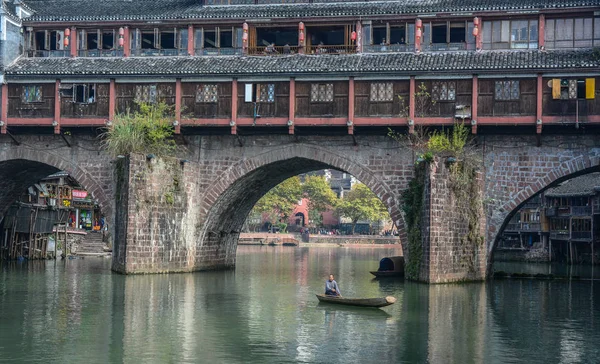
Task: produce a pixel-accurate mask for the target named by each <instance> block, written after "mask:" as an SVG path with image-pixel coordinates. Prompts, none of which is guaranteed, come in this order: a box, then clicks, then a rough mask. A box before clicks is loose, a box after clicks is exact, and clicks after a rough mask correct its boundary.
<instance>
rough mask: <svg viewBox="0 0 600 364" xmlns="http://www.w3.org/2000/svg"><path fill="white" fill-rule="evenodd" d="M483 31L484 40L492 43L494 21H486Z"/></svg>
mask: <svg viewBox="0 0 600 364" xmlns="http://www.w3.org/2000/svg"><path fill="white" fill-rule="evenodd" d="M481 31H482V32H483V42H484V43H491V42H492V22H490V21H484V22H483V29H482V30H481Z"/></svg>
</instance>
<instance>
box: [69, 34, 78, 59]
mask: <svg viewBox="0 0 600 364" xmlns="http://www.w3.org/2000/svg"><path fill="white" fill-rule="evenodd" d="M69 41H70V42H71V57H77V28H75V27H72V28H71V39H69Z"/></svg>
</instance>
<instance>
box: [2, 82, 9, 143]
mask: <svg viewBox="0 0 600 364" xmlns="http://www.w3.org/2000/svg"><path fill="white" fill-rule="evenodd" d="M0 120H1V121H2V126H0V134H6V125H7V124H8V85H7V84H6V83H3V84H2V117H1V118H0Z"/></svg>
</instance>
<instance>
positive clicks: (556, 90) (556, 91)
mask: <svg viewBox="0 0 600 364" xmlns="http://www.w3.org/2000/svg"><path fill="white" fill-rule="evenodd" d="M552 98H553V99H554V100H559V99H560V78H553V79H552Z"/></svg>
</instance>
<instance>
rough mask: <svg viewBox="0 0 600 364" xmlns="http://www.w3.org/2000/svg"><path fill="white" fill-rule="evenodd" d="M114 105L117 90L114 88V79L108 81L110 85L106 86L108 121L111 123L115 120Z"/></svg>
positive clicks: (115, 103)
mask: <svg viewBox="0 0 600 364" xmlns="http://www.w3.org/2000/svg"><path fill="white" fill-rule="evenodd" d="M116 105H117V90H116V87H115V79H114V78H111V79H110V84H109V86H108V120H109V121H110V122H113V121H114V120H115V113H116V111H117V110H116Z"/></svg>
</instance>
